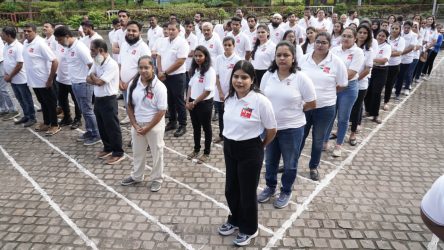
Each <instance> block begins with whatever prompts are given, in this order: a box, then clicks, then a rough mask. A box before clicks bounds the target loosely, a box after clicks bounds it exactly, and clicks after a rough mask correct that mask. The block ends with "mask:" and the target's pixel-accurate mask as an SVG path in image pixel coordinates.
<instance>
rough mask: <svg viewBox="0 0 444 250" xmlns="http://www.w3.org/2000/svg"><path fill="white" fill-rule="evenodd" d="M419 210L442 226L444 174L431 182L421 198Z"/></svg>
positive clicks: (443, 218) (443, 215)
mask: <svg viewBox="0 0 444 250" xmlns="http://www.w3.org/2000/svg"><path fill="white" fill-rule="evenodd" d="M421 210H422V211H423V212H424V214H425V215H426V216H427V218H429V219H430V220H431V221H433V222H434V223H436V224H438V225H439V226H442V227H443V226H444V175H443V176H441V177H439V178H438V179H437V180H436V181H435V182H434V183H433V185H432V187H431V188H430V189H429V191H427V193H426V194H425V195H424V197H423V198H422V201H421Z"/></svg>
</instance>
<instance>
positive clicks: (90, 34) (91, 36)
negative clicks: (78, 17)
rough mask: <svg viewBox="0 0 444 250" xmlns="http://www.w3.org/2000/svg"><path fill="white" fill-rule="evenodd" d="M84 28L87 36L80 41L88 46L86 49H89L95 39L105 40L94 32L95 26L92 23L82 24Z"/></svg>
mask: <svg viewBox="0 0 444 250" xmlns="http://www.w3.org/2000/svg"><path fill="white" fill-rule="evenodd" d="M82 27H83V33H85V36H84V37H83V38H82V39H80V41H82V43H83V44H85V45H86V47H87V48H88V49H89V47H90V44H91V42H92V41H93V40H95V39H103V38H102V36H101V35H99V33H97V32H95V31H94V24H93V23H92V22H90V21H86V22H82Z"/></svg>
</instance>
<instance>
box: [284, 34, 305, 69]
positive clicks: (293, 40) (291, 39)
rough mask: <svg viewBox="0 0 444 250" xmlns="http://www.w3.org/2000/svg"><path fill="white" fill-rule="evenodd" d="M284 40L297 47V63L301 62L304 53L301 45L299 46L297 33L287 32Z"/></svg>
mask: <svg viewBox="0 0 444 250" xmlns="http://www.w3.org/2000/svg"><path fill="white" fill-rule="evenodd" d="M282 40H285V41H289V42H290V43H291V44H292V45H293V46H294V47H295V49H296V61H297V62H299V60H301V58H302V56H303V55H304V52H302V48H301V45H299V44H297V38H296V33H295V32H294V30H287V31H285V33H284V37H283V38H282Z"/></svg>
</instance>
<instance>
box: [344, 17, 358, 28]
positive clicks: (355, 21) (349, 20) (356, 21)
mask: <svg viewBox="0 0 444 250" xmlns="http://www.w3.org/2000/svg"><path fill="white" fill-rule="evenodd" d="M351 23H354V24H356V26H359V19H358V18H355V19H353V20H351V19H350V17H347V21H345V24H344V26H345V27H348V26H349V25H350V24H351Z"/></svg>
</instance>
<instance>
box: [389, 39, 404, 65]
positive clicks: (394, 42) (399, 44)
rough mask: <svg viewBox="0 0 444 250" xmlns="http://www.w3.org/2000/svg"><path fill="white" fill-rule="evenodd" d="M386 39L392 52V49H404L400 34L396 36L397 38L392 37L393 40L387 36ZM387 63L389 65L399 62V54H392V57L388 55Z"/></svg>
mask: <svg viewBox="0 0 444 250" xmlns="http://www.w3.org/2000/svg"><path fill="white" fill-rule="evenodd" d="M387 41H388V43H389V44H390V46H391V47H392V52H393V51H398V52H402V51H404V48H405V40H404V38H402V37H401V36H398V38H396V39H393V40H392V39H391V38H390V37H389V38H388V39H387ZM388 64H389V65H390V66H393V65H399V64H401V56H392V57H390V59H389V61H388Z"/></svg>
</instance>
